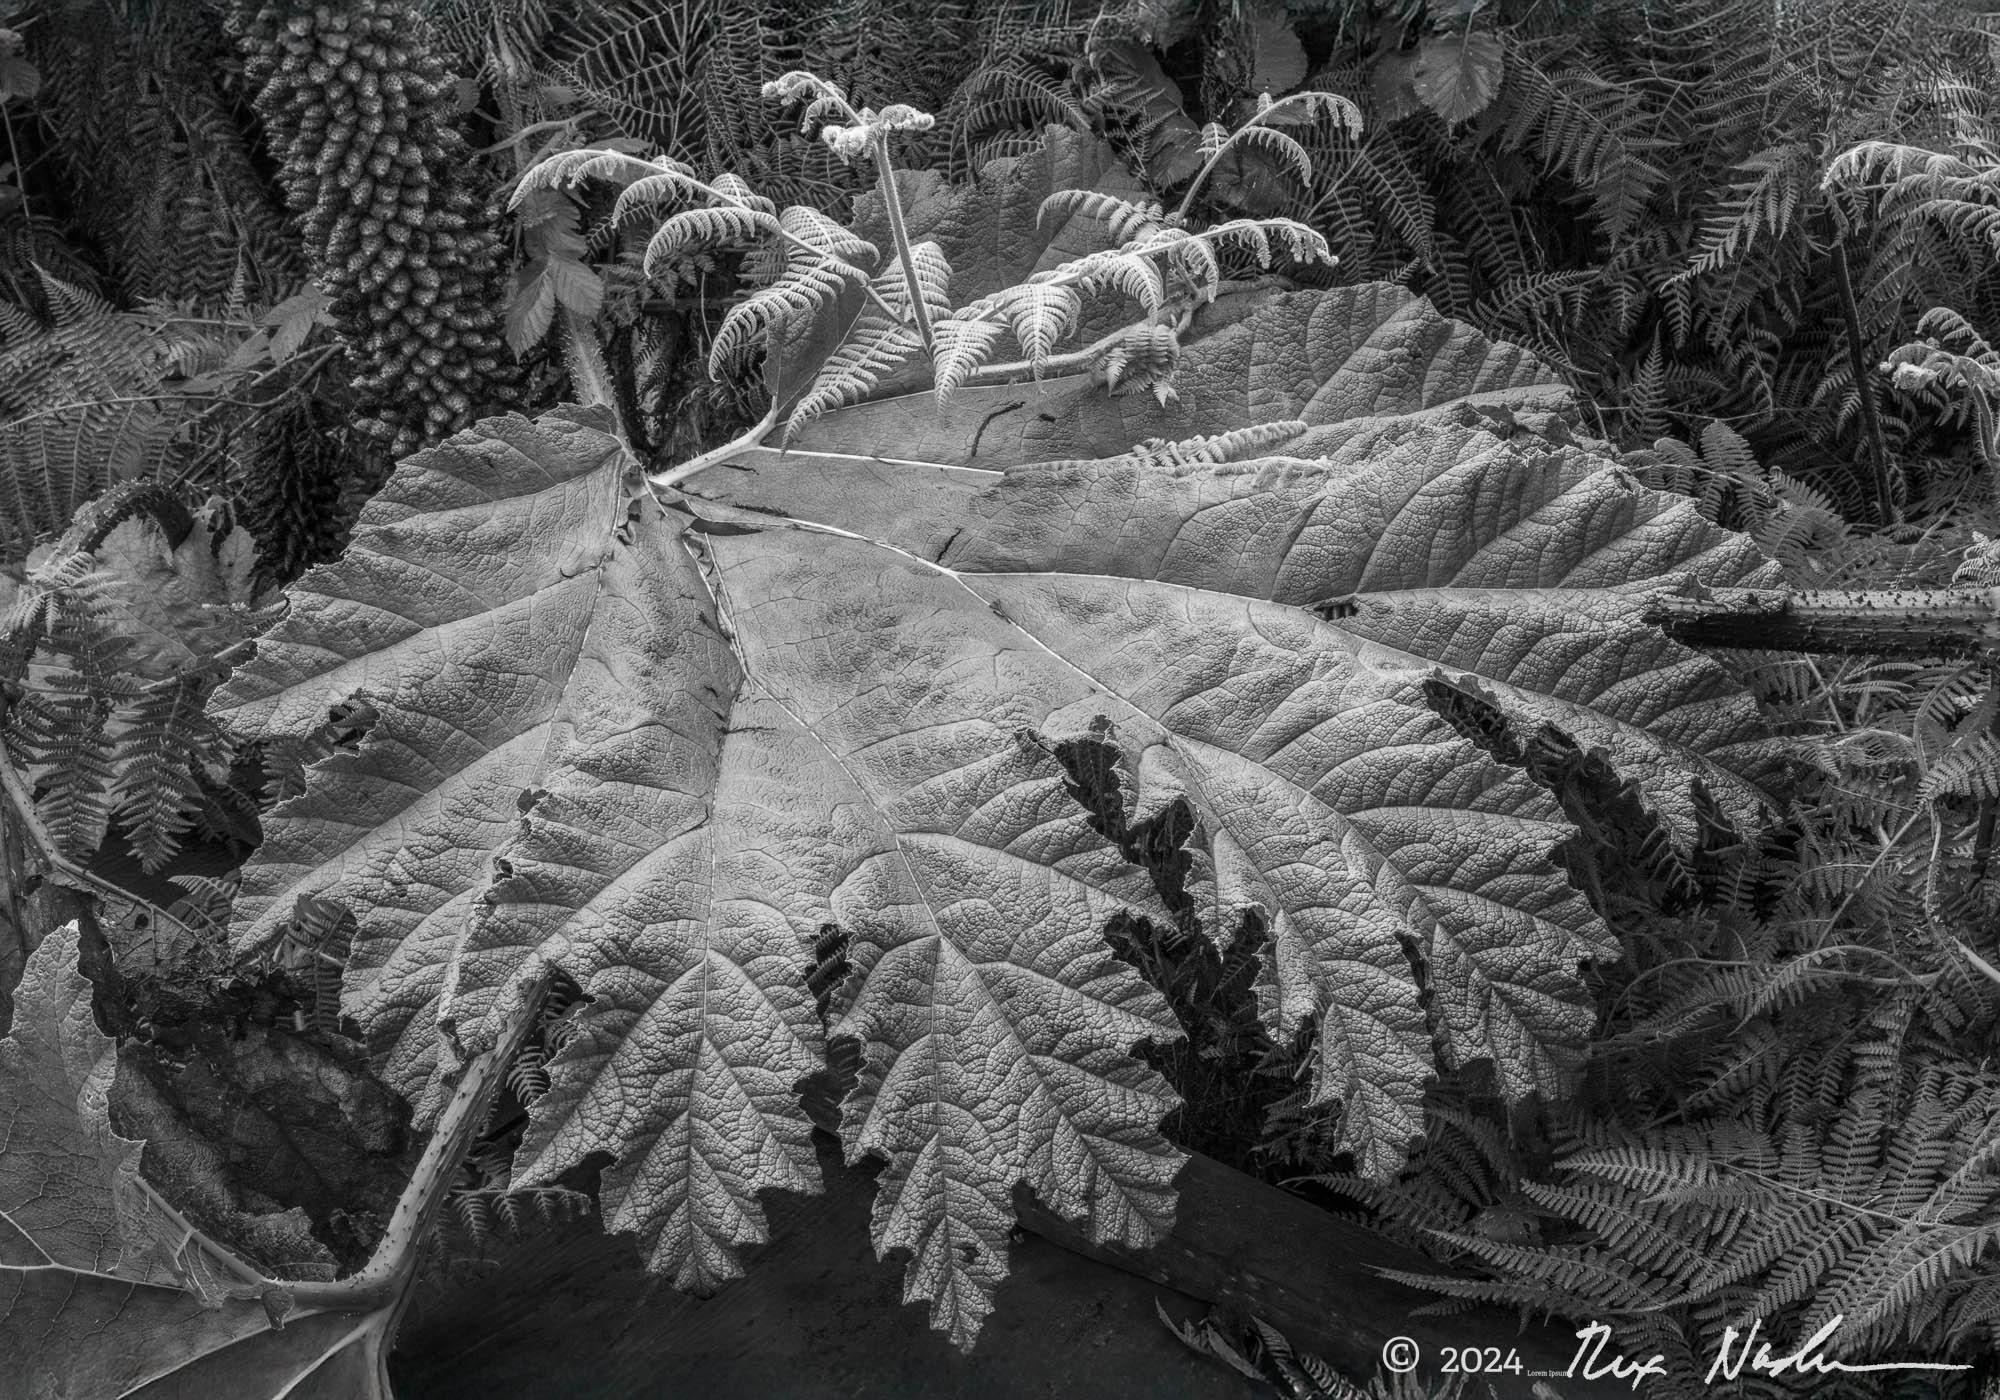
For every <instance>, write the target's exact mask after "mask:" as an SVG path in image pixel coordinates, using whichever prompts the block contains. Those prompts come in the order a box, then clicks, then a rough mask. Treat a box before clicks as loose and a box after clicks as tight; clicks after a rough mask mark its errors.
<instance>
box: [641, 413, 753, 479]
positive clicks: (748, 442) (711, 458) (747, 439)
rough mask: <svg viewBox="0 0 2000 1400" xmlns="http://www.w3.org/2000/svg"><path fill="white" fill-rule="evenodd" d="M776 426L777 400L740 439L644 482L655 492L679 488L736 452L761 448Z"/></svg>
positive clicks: (712, 449)
mask: <svg viewBox="0 0 2000 1400" xmlns="http://www.w3.org/2000/svg"><path fill="white" fill-rule="evenodd" d="M777 426H778V403H777V400H776V399H773V400H772V401H771V406H770V408H769V409H767V410H766V411H765V413H764V416H763V417H762V418H760V419H758V420H757V423H756V425H755V426H753V427H752V428H751V429H750V431H749V432H747V433H744V434H743V435H742V436H741V437H736V438H731V439H730V440H729V441H728V442H725V443H723V444H722V446H720V447H712V448H710V449H709V450H708V451H706V452H704V453H702V454H701V455H700V456H698V457H690V458H688V459H687V460H686V461H685V462H682V463H681V464H680V465H678V466H673V467H668V468H667V469H666V470H665V471H663V472H661V473H660V474H659V475H658V476H649V477H647V478H646V482H647V484H648V485H650V486H651V487H652V488H653V490H654V491H655V492H659V491H664V490H666V489H667V488H668V487H671V486H678V485H680V484H681V483H682V482H683V481H686V480H687V479H688V478H689V477H691V476H693V475H695V474H696V473H697V472H704V471H707V470H708V469H709V468H710V467H712V466H714V465H715V464H716V463H717V462H726V461H728V460H729V459H730V458H731V457H734V456H735V455H736V454H737V453H739V452H748V451H750V450H751V449H753V448H758V447H762V446H763V445H764V439H765V438H767V437H769V436H770V435H771V431H772V429H774V428H776V427H777Z"/></svg>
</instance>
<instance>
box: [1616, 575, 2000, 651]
mask: <svg viewBox="0 0 2000 1400" xmlns="http://www.w3.org/2000/svg"><path fill="white" fill-rule="evenodd" d="M1647 616H1648V618H1649V619H1650V620H1651V621H1653V622H1655V623H1658V624H1659V625H1660V626H1662V627H1664V628H1665V629H1666V630H1667V632H1668V634H1669V635H1670V636H1672V637H1674V638H1676V639H1677V640H1679V641H1682V642H1685V643H1687V644H1688V645H1690V646H1699V647H1729V648H1748V649H1751V650H1759V651H1806V652H1837V653H1860V654H1865V655H1875V656H1908V657H1949V656H1979V655H1992V654H1994V653H1996V652H2000V589H1900V590H1896V591H1893V592H1876V593H1850V592H1838V591H1831V590H1827V591H1812V592H1799V593H1788V592H1783V591H1774V592H1770V593H1759V594H1753V595H1749V596H1744V595H1728V596H1723V597H1718V598H1658V599H1655V600H1653V602H1652V603H1651V604H1650V605H1649V606H1648V610H1647Z"/></svg>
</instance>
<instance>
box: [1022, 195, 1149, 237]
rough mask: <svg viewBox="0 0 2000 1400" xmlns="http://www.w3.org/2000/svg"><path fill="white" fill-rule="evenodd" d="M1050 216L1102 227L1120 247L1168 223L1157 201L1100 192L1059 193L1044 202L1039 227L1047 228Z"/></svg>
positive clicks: (1039, 216) (1146, 235) (1039, 215)
mask: <svg viewBox="0 0 2000 1400" xmlns="http://www.w3.org/2000/svg"><path fill="white" fill-rule="evenodd" d="M1051 216H1055V217H1057V218H1061V219H1089V220H1092V221H1094V222H1097V223H1101V224H1103V225H1104V227H1105V229H1106V231H1107V232H1108V233H1109V234H1110V236H1111V241H1112V242H1114V243H1118V244H1121V245H1122V244H1127V243H1132V242H1135V241H1137V240H1140V239H1143V238H1146V237H1149V236H1150V235H1152V234H1154V233H1156V232H1158V231H1159V230H1160V229H1162V228H1165V227H1167V226H1168V223H1169V220H1168V218H1167V215H1166V212H1165V211H1164V210H1163V209H1162V208H1161V206H1160V205H1159V203H1158V202H1157V201H1134V200H1129V199H1125V198H1123V197H1122V196H1119V195H1115V194H1105V193H1103V192H1102V191H1099V190H1057V191H1056V192H1055V193H1054V194H1051V195H1049V196H1048V197H1047V198H1046V199H1044V200H1043V201H1042V204H1041V210H1040V212H1039V214H1038V215H1037V217H1036V222H1037V224H1038V226H1041V227H1044V228H1046V227H1047V226H1048V221H1049V219H1050V217H1051Z"/></svg>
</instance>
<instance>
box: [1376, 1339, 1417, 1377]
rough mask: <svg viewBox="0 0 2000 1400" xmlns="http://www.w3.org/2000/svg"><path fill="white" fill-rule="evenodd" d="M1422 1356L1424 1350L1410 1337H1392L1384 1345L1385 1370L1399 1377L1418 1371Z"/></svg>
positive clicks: (1383, 1359) (1383, 1363) (1383, 1360)
mask: <svg viewBox="0 0 2000 1400" xmlns="http://www.w3.org/2000/svg"><path fill="white" fill-rule="evenodd" d="M1422 1356H1423V1348H1421V1347H1419V1346H1418V1345H1417V1344H1416V1343H1415V1342H1414V1341H1412V1340H1411V1339H1410V1338H1408V1337H1391V1338H1390V1339H1389V1340H1388V1341H1386V1342H1384V1343H1382V1365H1383V1368H1384V1369H1386V1370H1388V1371H1390V1372H1392V1373H1393V1374H1395V1375H1398V1376H1404V1375H1408V1374H1409V1373H1410V1372H1411V1371H1414V1370H1416V1369H1417V1362H1418V1360H1419V1359H1420V1358H1421V1357H1422Z"/></svg>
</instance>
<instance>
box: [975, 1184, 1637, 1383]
mask: <svg viewBox="0 0 2000 1400" xmlns="http://www.w3.org/2000/svg"><path fill="white" fill-rule="evenodd" d="M1174 1185H1175V1188H1176V1189H1177V1190H1178V1191H1179V1193H1180V1205H1179V1208H1178V1210H1177V1211H1176V1214H1175V1225H1174V1230H1173V1233H1172V1234H1171V1235H1170V1236H1168V1238H1167V1239H1166V1240H1165V1241H1164V1242H1162V1243H1160V1244H1158V1245H1155V1246H1154V1247H1153V1248H1151V1249H1147V1250H1143V1251H1142V1250H1131V1249H1125V1248H1122V1247H1120V1246H1116V1245H1100V1244H1094V1243H1092V1242H1091V1240H1090V1238H1089V1236H1088V1235H1087V1234H1086V1233H1085V1232H1084V1231H1083V1230H1082V1229H1079V1228H1078V1227H1077V1226H1074V1225H1071V1224H1070V1223H1069V1222H1067V1221H1065V1220H1064V1219H1062V1217H1060V1216H1058V1215H1056V1214H1055V1213H1054V1212H1053V1211H1051V1210H1049V1209H1048V1208H1047V1207H1046V1206H1044V1205H1042V1204H1041V1203H1040V1202H1039V1201H1037V1200H1035V1199H1034V1197H1033V1196H1032V1195H1031V1194H1030V1193H1029V1192H1028V1191H1026V1190H1025V1189H1020V1190H1017V1191H1016V1193H1015V1198H1014V1208H1015V1213H1016V1215H1017V1216H1018V1217H1019V1218H1020V1221H1021V1224H1022V1226H1023V1227H1024V1228H1026V1229H1028V1230H1031V1231H1033V1232H1034V1233H1035V1234H1037V1235H1040V1236H1041V1237H1042V1238H1043V1239H1046V1240H1048V1241H1049V1242H1051V1243H1052V1244H1058V1245H1061V1246H1062V1247H1063V1248H1064V1249H1067V1250H1071V1251H1074V1252H1075V1253H1078V1254H1081V1255H1084V1256H1085V1257H1087V1258H1091V1259H1096V1260H1099V1261H1101V1262H1103V1263H1107V1264H1111V1265H1114V1266H1115V1267H1117V1268H1121V1269H1124V1270H1126V1271H1128V1272H1130V1273H1135V1274H1138V1275H1139V1276H1140V1277H1142V1278H1147V1279H1151V1280H1152V1281H1153V1282H1155V1283H1160V1284H1164V1285H1166V1286H1168V1287H1170V1288H1173V1289H1175V1290H1176V1291H1178V1292H1181V1293H1185V1294H1188V1295H1190V1296H1192V1297H1195V1298H1201V1299H1204V1300H1206V1301H1208V1302H1210V1303H1213V1304H1217V1305H1219V1306H1221V1307H1223V1308H1225V1309H1234V1310H1235V1311H1237V1312H1240V1313H1247V1314H1250V1315H1253V1316H1256V1317H1258V1318H1261V1319H1263V1321H1265V1322H1267V1323H1269V1324H1270V1325H1271V1326H1273V1327H1276V1328H1277V1329H1278V1330H1279V1331H1280V1332H1282V1333H1284V1335H1285V1337H1286V1339H1287V1340H1288V1341H1289V1342H1291V1344H1292V1345H1293V1346H1294V1347H1296V1348H1298V1349H1300V1350H1303V1351H1310V1352H1314V1353H1316V1354H1317V1355H1319V1356H1321V1357H1323V1358H1324V1359H1325V1360H1327V1361H1330V1362H1332V1363H1333V1364H1334V1365H1336V1366H1338V1367H1339V1368H1340V1369H1341V1370H1343V1371H1345V1372H1346V1373H1347V1374H1348V1375H1349V1376H1352V1377H1354V1378H1356V1379H1358V1380H1365V1379H1366V1378H1367V1377H1369V1376H1372V1375H1373V1374H1375V1371H1376V1368H1377V1366H1378V1365H1379V1364H1380V1362H1381V1359H1382V1354H1383V1348H1384V1347H1385V1346H1386V1345H1387V1344H1388V1342H1389V1340H1390V1339H1391V1338H1393V1337H1406V1338H1408V1339H1410V1340H1411V1341H1414V1342H1415V1343H1416V1344H1417V1347H1418V1349H1419V1353H1420V1355H1421V1358H1422V1359H1421V1361H1420V1363H1419V1364H1418V1366H1417V1373H1418V1374H1419V1375H1421V1376H1425V1377H1430V1378H1436V1377H1437V1376H1439V1374H1440V1373H1441V1370H1442V1366H1443V1363H1444V1361H1445V1359H1446V1356H1447V1352H1446V1348H1454V1349H1464V1348H1468V1347H1481V1348H1484V1347H1494V1348H1498V1350H1499V1352H1500V1354H1501V1355H1502V1356H1503V1357H1504V1356H1505V1355H1506V1354H1507V1353H1508V1352H1509V1351H1510V1350H1512V1351H1514V1352H1516V1353H1518V1355H1519V1358H1520V1362H1521V1366H1522V1371H1521V1373H1520V1374H1518V1375H1517V1374H1512V1373H1500V1374H1492V1375H1483V1376H1480V1377H1478V1378H1476V1380H1477V1383H1476V1384H1474V1385H1473V1387H1472V1388H1471V1390H1470V1391H1469V1392H1468V1393H1470V1394H1477V1395H1484V1394H1485V1393H1486V1392H1485V1390H1484V1389H1483V1386H1484V1385H1486V1384H1491V1385H1492V1387H1493V1390H1494V1393H1495V1394H1496V1395H1498V1396H1499V1397H1501V1400H1514V1398H1515V1397H1520V1400H1529V1397H1531V1396H1532V1395H1533V1393H1534V1385H1535V1381H1536V1380H1537V1378H1538V1376H1537V1373H1543V1374H1544V1375H1547V1374H1553V1375H1554V1376H1556V1377H1558V1379H1556V1380H1555V1381H1554V1382H1553V1384H1554V1385H1555V1386H1556V1387H1557V1389H1558V1390H1559V1391H1560V1392H1561V1394H1562V1395H1563V1396H1564V1397H1565V1400H1575V1397H1578V1396H1597V1395H1605V1396H1609V1395H1612V1394H1618V1395H1624V1396H1628V1397H1629V1396H1630V1395H1631V1394H1632V1389H1631V1386H1630V1384H1629V1383H1625V1384H1616V1383H1613V1382H1611V1381H1609V1380H1601V1381H1597V1382H1591V1383H1586V1382H1583V1381H1579V1380H1569V1379H1560V1377H1562V1376H1563V1375H1564V1373H1566V1372H1567V1371H1568V1369H1569V1367H1570V1363H1571V1362H1572V1361H1573V1360H1574V1359H1575V1356H1576V1352H1577V1346H1578V1343H1577V1338H1576V1331H1575V1328H1574V1327H1572V1326H1567V1325H1560V1324H1531V1325H1529V1326H1527V1327H1522V1326H1521V1325H1520V1322H1519V1319H1518V1317H1517V1315H1516V1314H1514V1313H1512V1312H1507V1311H1503V1310H1501V1309H1498V1308H1480V1309H1477V1310H1475V1311H1469V1312H1464V1313H1457V1314H1454V1315H1452V1316H1450V1317H1429V1316H1421V1315H1419V1314H1418V1311H1417V1310H1418V1309H1419V1308H1422V1307H1424V1306H1426V1305H1428V1304H1434V1303H1436V1302H1437V1301H1438V1295H1437V1294H1434V1293H1426V1292H1422V1291H1419V1290H1417V1289H1414V1288H1410V1287H1407V1286H1405V1285H1403V1284H1400V1283H1395V1282H1392V1281H1390V1280H1388V1279H1385V1278H1383V1277H1382V1276H1381V1273H1380V1270H1383V1269H1399V1270H1404V1271H1407V1272H1412V1273H1424V1274H1439V1273H1449V1272H1450V1270H1447V1269H1443V1268H1441V1267H1440V1266H1439V1265H1438V1264H1437V1263H1435V1262H1434V1261H1432V1260H1430V1259H1427V1258H1425V1257H1424V1256H1423V1255H1422V1254H1420V1253H1418V1252H1417V1251H1415V1250H1412V1249H1407V1248H1405V1247H1403V1246H1401V1245H1399V1244H1397V1243H1395V1242H1394V1241H1393V1240H1390V1239H1388V1238H1386V1237H1384V1236H1382V1235H1380V1234H1377V1233H1376V1232H1375V1231H1373V1230H1370V1229H1367V1228H1366V1227H1364V1226H1361V1225H1356V1224H1353V1223H1351V1222H1349V1221H1346V1220H1342V1219H1340V1218H1339V1217H1338V1216H1335V1215H1332V1214H1329V1213H1328V1212H1327V1211H1325V1210H1322V1209H1320V1208H1319V1207H1318V1206H1316V1205H1314V1204H1312V1203H1311V1202H1310V1201H1307V1200H1304V1199H1303V1198H1301V1197H1298V1196H1295V1195H1292V1194H1290V1193H1289V1192H1286V1191H1282V1190H1279V1189H1278V1188H1277V1187H1275V1186H1270V1185H1267V1184H1265V1183H1264V1182H1261V1181H1258V1180H1257V1179H1256V1178H1254V1177H1251V1176H1246V1175H1244V1174H1243V1173H1242V1172H1239V1171H1236V1170H1235V1169H1234V1168H1231V1167H1227V1166H1224V1165H1223V1164H1222V1163H1220V1162H1217V1161H1215V1160H1214V1159H1213V1158H1209V1157H1203V1156H1199V1155H1196V1156H1192V1157H1190V1158H1189V1159H1188V1163H1187V1166H1186V1167H1184V1168H1183V1169H1182V1171H1181V1174H1180V1176H1179V1177H1178V1178H1177V1179H1176V1181H1175V1183H1174Z"/></svg>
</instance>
